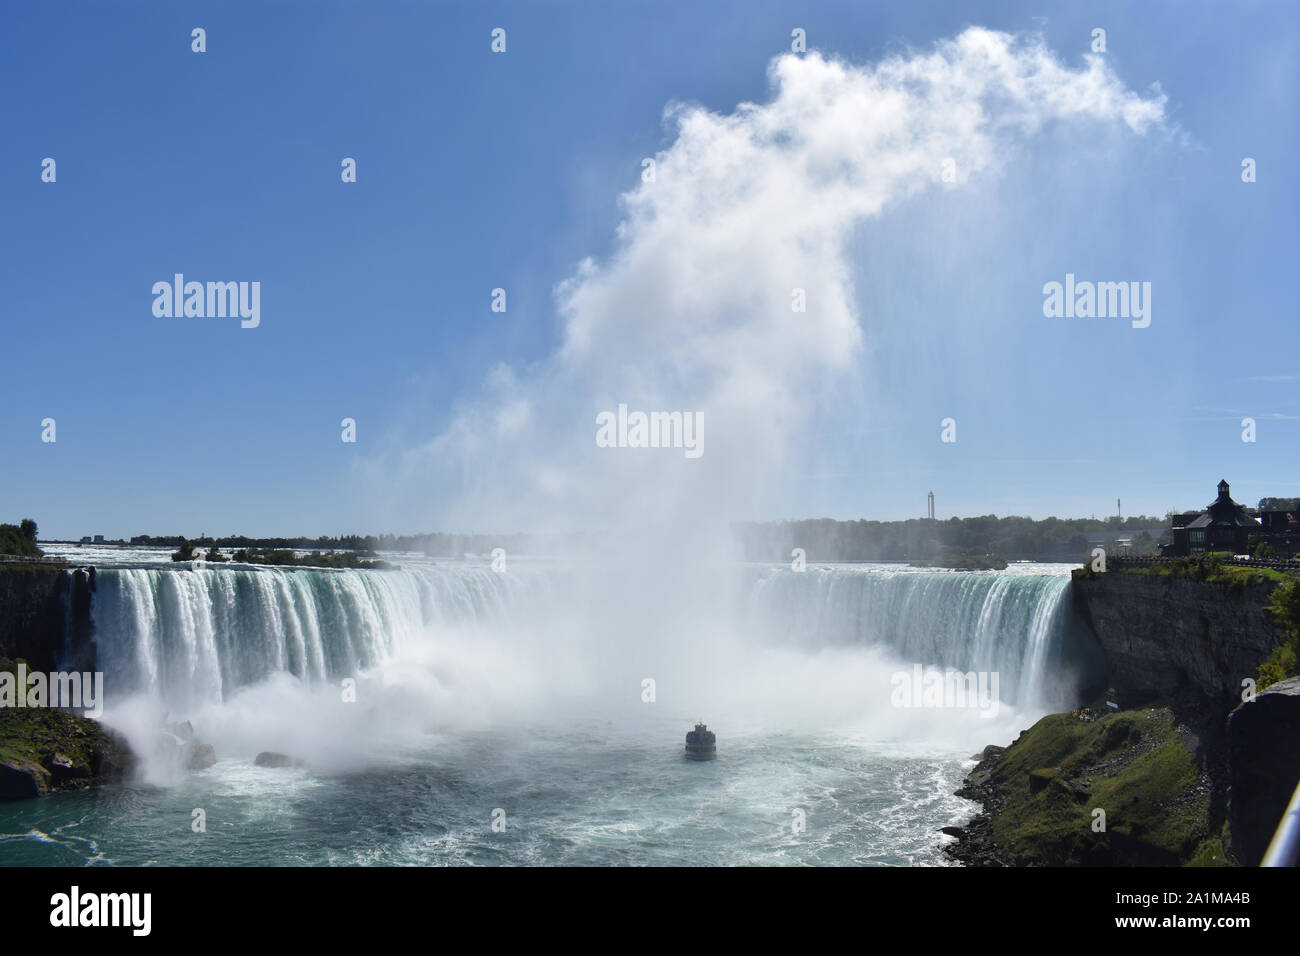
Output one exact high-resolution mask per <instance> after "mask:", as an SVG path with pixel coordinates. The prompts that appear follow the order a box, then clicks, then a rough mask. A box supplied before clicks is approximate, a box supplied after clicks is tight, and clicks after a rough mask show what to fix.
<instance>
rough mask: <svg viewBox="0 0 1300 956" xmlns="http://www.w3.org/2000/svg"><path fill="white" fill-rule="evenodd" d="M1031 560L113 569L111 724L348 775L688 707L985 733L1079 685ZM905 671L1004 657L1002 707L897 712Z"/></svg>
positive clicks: (643, 721) (101, 639) (856, 727)
mask: <svg viewBox="0 0 1300 956" xmlns="http://www.w3.org/2000/svg"><path fill="white" fill-rule="evenodd" d="M1036 570H1037V571H1038V573H1027V572H1023V571H1022V572H1009V573H954V572H920V571H915V570H910V569H902V568H897V567H881V566H870V567H852V566H837V567H835V568H829V569H828V568H809V569H808V570H807V571H806V572H803V573H795V572H793V571H791V570H790V569H788V568H784V567H776V568H772V567H766V568H763V567H754V566H748V567H743V568H740V567H736V566H733V567H731V568H729V569H725V570H723V571H720V572H719V574H718V575H717V577H718V580H715V581H713V582H709V583H707V584H704V583H702V584H701V587H700V588H699V589H698V590H694V591H692V593H690V594H681V593H675V592H673V590H672V589H671V588H665V589H664V590H663V591H662V593H659V592H650V593H645V592H642V594H641V596H640V597H639V598H637V599H636V600H637V602H638V603H637V604H636V605H635V607H634V608H629V607H628V603H627V602H628V600H630V598H628V591H627V585H626V581H621V582H620V581H619V576H620V574H621V573H622V572H620V569H618V568H611V567H601V566H595V565H587V566H578V565H573V564H556V563H549V562H538V563H529V562H525V561H518V562H513V563H512V565H511V567H510V570H509V572H508V573H505V574H499V573H496V572H493V571H492V570H491V569H490V568H489V567H487V566H486V565H483V564H475V563H470V562H453V563H440V564H436V565H435V564H431V563H428V562H425V563H413V564H410V565H406V566H404V567H403V568H401V569H399V570H384V571H380V570H348V571H326V570H313V569H305V568H252V567H244V566H238V567H212V566H208V567H206V568H203V569H199V570H194V569H189V568H184V569H178V568H167V567H162V568H159V567H154V568H102V569H101V570H100V572H99V580H98V587H97V591H96V593H95V597H94V604H93V610H92V613H93V617H94V625H95V641H96V645H97V652H98V658H99V668H100V669H101V670H103V671H104V672H105V679H106V688H107V695H108V714H107V719H108V720H109V722H110V723H114V724H115V725H117V726H119V727H121V728H122V729H124V730H125V731H126V732H127V733H128V735H129V736H131V737H132V739H133V741H135V740H137V739H144V738H147V737H148V736H149V735H150V734H151V733H154V732H155V731H154V729H155V728H156V727H157V726H158V725H159V724H160V723H161V722H162V721H163V720H164V719H168V720H176V719H183V718H188V719H191V720H193V722H194V724H195V726H196V728H197V729H198V731H199V734H200V736H201V737H202V738H203V739H204V740H207V741H210V742H212V743H213V744H214V745H215V746H216V748H217V752H218V754H220V755H241V756H251V755H252V754H254V753H256V752H258V751H260V750H281V751H284V752H286V753H291V754H294V755H296V756H302V757H303V758H304V759H306V760H308V762H309V763H311V764H312V765H313V766H314V767H318V768H322V769H345V768H348V767H352V766H356V765H358V764H360V763H364V762H366V761H372V760H375V759H379V758H380V755H381V754H383V753H389V754H391V753H400V752H403V751H405V750H409V749H411V748H418V747H421V746H427V744H428V742H429V739H430V735H433V737H434V738H436V737H437V736H438V735H440V734H453V733H462V732H475V731H478V730H485V729H488V728H499V727H502V726H511V725H513V726H523V727H527V726H530V725H536V724H537V723H538V722H551V723H556V722H563V721H566V720H572V721H577V722H583V721H586V722H593V721H594V722H603V725H604V726H609V725H611V723H612V724H613V725H616V726H619V727H622V728H625V729H629V730H630V732H633V733H636V732H638V731H642V732H644V733H645V734H646V735H657V734H660V733H662V732H663V728H662V727H661V726H659V725H658V724H657V723H656V722H657V721H665V722H668V723H670V725H671V726H672V727H674V728H676V723H678V722H681V721H682V720H684V719H687V718H694V717H695V716H698V715H707V716H709V718H710V719H711V720H713V721H714V722H715V723H716V722H718V721H719V720H725V721H726V723H727V725H728V729H729V731H731V732H732V733H738V732H744V731H752V732H754V733H767V732H770V731H772V730H773V729H775V728H781V729H800V730H803V729H816V728H831V729H839V730H843V731H845V732H849V733H856V734H862V735H866V736H868V737H871V738H873V739H883V738H888V739H899V740H920V739H925V740H929V741H948V742H953V741H960V742H961V745H962V746H970V747H978V746H982V745H983V744H984V743H988V742H992V741H993V740H997V739H1001V737H1003V736H1007V735H1008V734H1014V731H1015V729H1017V727H1021V726H1025V724H1024V723H1023V722H1020V723H1017V722H1018V721H1020V720H1021V717H1022V716H1023V715H1024V714H1026V713H1030V712H1038V713H1041V712H1046V710H1047V709H1050V708H1052V707H1057V706H1063V705H1065V704H1068V703H1069V701H1070V694H1071V693H1073V692H1074V690H1073V688H1074V678H1073V675H1072V673H1071V672H1070V668H1069V667H1067V666H1066V663H1067V660H1066V659H1067V657H1068V656H1069V655H1068V654H1067V653H1066V651H1067V648H1066V644H1067V643H1068V641H1069V632H1070V628H1069V621H1068V617H1069V615H1068V602H1067V601H1066V600H1065V596H1066V594H1067V593H1068V580H1069V579H1068V575H1066V574H1064V573H1062V571H1061V569H1059V568H1054V569H1047V568H1036ZM702 593H707V594H708V595H709V600H708V601H707V602H706V601H705V600H704V599H702V598H701V596H700V595H701V594H702ZM674 597H676V598H677V599H678V600H677V602H674V600H673V599H674ZM656 607H659V608H661V609H662V611H663V615H662V616H660V615H659V614H656V613H655V608H656ZM914 664H922V665H926V666H933V667H950V668H956V669H958V670H962V671H996V672H997V673H998V674H999V675H1000V678H1001V680H1000V690H1001V697H1002V698H1003V700H1004V701H1005V702H1006V703H1007V704H1008V705H1010V706H1008V707H1007V708H1005V711H1004V714H1003V717H1002V719H1000V720H997V721H989V720H984V719H981V718H979V717H978V716H976V715H973V714H971V713H959V714H954V713H935V712H923V711H912V710H908V711H899V710H898V709H897V708H896V707H894V706H891V703H890V691H891V688H890V684H889V681H890V677H891V675H894V674H897V673H898V672H899V669H900V668H910V667H912V666H913V665H914ZM345 679H352V680H353V681H355V682H356V696H357V700H356V702H355V703H350V702H347V703H345V702H343V701H342V695H341V686H342V682H343V681H344V680H345ZM647 679H649V680H651V681H652V682H653V687H654V693H653V695H652V696H653V699H654V703H655V706H654V707H649V706H647V703H648V702H647V701H646V699H645V693H644V682H645V681H646V680H647ZM672 732H673V733H674V734H675V732H676V731H675V729H674V730H673V731H672ZM954 745H955V744H954ZM159 782H162V781H161V780H160V781H159Z"/></svg>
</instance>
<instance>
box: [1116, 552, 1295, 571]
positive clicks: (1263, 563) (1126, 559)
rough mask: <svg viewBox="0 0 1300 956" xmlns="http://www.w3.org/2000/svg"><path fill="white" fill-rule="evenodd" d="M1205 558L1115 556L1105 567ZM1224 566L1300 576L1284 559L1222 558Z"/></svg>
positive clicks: (1192, 556)
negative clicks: (1291, 572) (1263, 569)
mask: <svg viewBox="0 0 1300 956" xmlns="http://www.w3.org/2000/svg"><path fill="white" fill-rule="evenodd" d="M1203 557H1205V555H1204V554H1191V555H1187V556H1186V557H1177V558H1175V557H1169V558H1166V557H1157V556H1152V555H1141V556H1139V555H1126V554H1115V555H1109V554H1108V555H1107V556H1106V564H1107V565H1115V566H1116V567H1122V568H1148V567H1160V566H1163V565H1169V564H1177V563H1178V562H1179V561H1195V560H1196V559H1197V558H1203ZM1223 563H1224V564H1228V565H1232V566H1233V567H1237V568H1271V569H1272V570H1274V571H1293V572H1296V573H1297V574H1300V563H1297V562H1295V561H1288V560H1286V559H1285V558H1235V557H1234V558H1224V559H1223Z"/></svg>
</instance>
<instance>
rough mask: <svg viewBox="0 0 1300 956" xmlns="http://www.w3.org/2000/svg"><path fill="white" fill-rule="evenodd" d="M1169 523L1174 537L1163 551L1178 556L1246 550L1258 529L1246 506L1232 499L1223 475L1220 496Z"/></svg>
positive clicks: (1240, 552) (1242, 551)
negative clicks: (1199, 508)
mask: <svg viewBox="0 0 1300 956" xmlns="http://www.w3.org/2000/svg"><path fill="white" fill-rule="evenodd" d="M1170 524H1171V527H1170V531H1171V532H1172V534H1173V539H1174V541H1173V544H1172V545H1169V546H1167V547H1166V548H1164V549H1162V553H1164V554H1169V555H1176V556H1179V557H1185V556H1187V555H1191V554H1205V553H1206V552H1207V551H1230V552H1231V553H1233V554H1246V553H1248V551H1249V550H1250V538H1251V534H1252V533H1256V532H1258V531H1259V530H1260V524H1259V522H1258V521H1257V520H1255V519H1254V518H1252V517H1251V516H1250V514H1249V513H1248V512H1247V511H1246V508H1245V506H1244V505H1239V504H1237V502H1235V501H1233V500H1232V498H1231V496H1230V495H1229V494H1228V482H1227V480H1226V479H1225V480H1223V481H1220V482H1219V497H1218V498H1216V499H1215V500H1214V501H1212V502H1210V503H1209V504H1208V505H1207V506H1206V508H1205V510H1204V511H1200V512H1189V513H1186V514H1181V515H1175V516H1174V518H1173V520H1172V521H1171V523H1170Z"/></svg>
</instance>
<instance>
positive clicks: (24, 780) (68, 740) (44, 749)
mask: <svg viewBox="0 0 1300 956" xmlns="http://www.w3.org/2000/svg"><path fill="white" fill-rule="evenodd" d="M134 766H135V756H134V755H133V754H132V753H131V750H130V748H129V747H128V746H127V744H126V741H125V740H123V739H122V738H121V737H119V736H118V735H117V734H115V733H113V732H112V731H111V730H109V729H108V728H107V727H104V726H103V725H102V724H100V723H99V722H97V721H94V720H91V719H90V718H88V717H80V716H78V715H76V714H70V713H68V712H66V711H62V710H53V709H48V708H21V709H19V708H12V707H6V708H0V800H25V799H28V798H31V797H40V796H44V795H45V794H47V793H54V792H57V791H60V790H78V789H81V788H83V787H92V786H96V785H98V784H101V783H108V782H112V781H115V780H120V779H122V778H123V777H124V776H126V775H127V774H129V773H130V772H131V770H132V769H133V768H134Z"/></svg>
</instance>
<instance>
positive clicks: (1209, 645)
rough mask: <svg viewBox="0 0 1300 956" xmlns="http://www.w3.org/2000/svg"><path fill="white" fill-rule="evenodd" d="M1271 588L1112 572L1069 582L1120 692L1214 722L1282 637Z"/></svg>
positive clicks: (1110, 678) (1110, 680)
mask: <svg viewBox="0 0 1300 956" xmlns="http://www.w3.org/2000/svg"><path fill="white" fill-rule="evenodd" d="M1275 586H1276V585H1274V584H1271V583H1270V584H1250V585H1241V584H1237V585H1233V584H1222V583H1211V582H1203V581H1195V580H1191V579H1186V578H1178V577H1172V576H1159V575H1150V574H1133V573H1124V572H1115V571H1111V572H1108V573H1106V574H1099V575H1094V576H1091V577H1076V578H1075V580H1074V581H1073V582H1072V590H1073V597H1074V601H1075V603H1076V605H1077V607H1078V608H1079V610H1080V611H1081V612H1082V614H1083V616H1084V617H1085V618H1086V619H1087V620H1088V622H1089V623H1090V624H1091V625H1092V630H1093V633H1095V634H1096V636H1097V641H1098V643H1100V645H1101V648H1102V650H1103V651H1104V652H1105V654H1106V661H1107V672H1108V683H1109V686H1111V687H1113V688H1115V691H1116V693H1117V695H1118V696H1121V697H1123V696H1128V697H1132V698H1139V699H1140V698H1143V697H1149V696H1153V695H1154V696H1159V697H1161V698H1163V699H1165V700H1168V701H1169V702H1170V703H1171V704H1173V705H1174V706H1175V707H1176V708H1177V709H1178V710H1180V711H1181V712H1183V713H1184V714H1187V715H1193V714H1201V715H1207V716H1208V715H1211V714H1212V715H1218V716H1219V719H1220V720H1221V715H1223V714H1226V713H1227V712H1228V711H1229V710H1230V709H1231V708H1232V707H1233V706H1235V705H1236V704H1238V703H1240V702H1241V692H1242V683H1241V682H1242V680H1243V679H1244V678H1248V677H1249V678H1254V677H1255V676H1256V672H1257V670H1258V668H1259V665H1260V664H1261V663H1263V661H1264V660H1265V659H1266V658H1267V657H1268V655H1269V654H1270V653H1272V651H1273V648H1274V647H1276V646H1277V645H1278V644H1279V643H1280V642H1281V640H1282V633H1281V631H1280V630H1279V629H1278V627H1277V625H1276V624H1275V622H1274V620H1273V618H1272V616H1271V615H1270V614H1269V613H1268V610H1267V608H1268V604H1269V594H1270V592H1271V591H1272V589H1273V587H1275Z"/></svg>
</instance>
